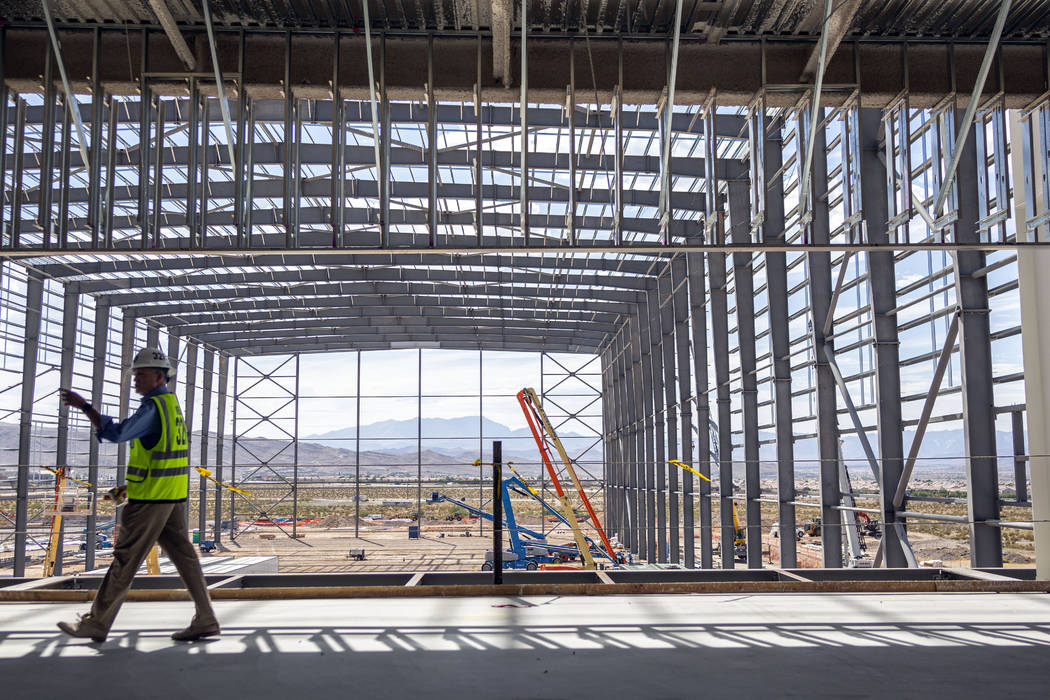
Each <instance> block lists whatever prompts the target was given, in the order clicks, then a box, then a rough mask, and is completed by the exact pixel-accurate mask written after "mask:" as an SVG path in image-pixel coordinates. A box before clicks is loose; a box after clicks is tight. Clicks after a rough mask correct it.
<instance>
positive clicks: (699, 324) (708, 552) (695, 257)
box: [686, 253, 714, 569]
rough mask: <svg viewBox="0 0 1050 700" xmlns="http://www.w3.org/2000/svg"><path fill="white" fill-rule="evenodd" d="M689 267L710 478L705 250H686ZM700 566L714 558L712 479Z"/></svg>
mask: <svg viewBox="0 0 1050 700" xmlns="http://www.w3.org/2000/svg"><path fill="white" fill-rule="evenodd" d="M686 265H687V267H688V270H689V304H690V316H691V318H692V332H693V371H694V372H695V373H696V452H695V454H696V463H695V464H694V465H693V466H694V468H695V469H696V470H697V471H698V472H700V473H701V474H705V475H706V476H707V477H708V479H710V478H711V403H710V399H709V397H708V389H709V386H708V384H709V380H708V367H707V299H706V296H707V294H706V290H705V279H704V278H705V276H706V273H705V270H704V268H705V265H704V255H703V253H686ZM698 493H699V501H700V508H699V511H700V525H699V527H700V567H701V568H703V569H710V568H712V567H713V565H714V562H713V558H712V555H713V553H712V537H711V535H712V530H711V527H712V523H711V482H710V481H706V480H704V479H701V480H700V483H699V489H698Z"/></svg>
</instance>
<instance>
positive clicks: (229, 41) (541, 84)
mask: <svg viewBox="0 0 1050 700" xmlns="http://www.w3.org/2000/svg"><path fill="white" fill-rule="evenodd" d="M184 35H185V37H186V41H187V42H188V43H189V45H190V47H191V48H192V49H193V50H194V52H195V54H196V55H198V56H205V55H207V52H208V49H207V38H206V36H205V34H204V33H203V32H201V31H200V30H199V29H197V30H195V31H190V30H189V29H188V28H187V29H185V30H184ZM100 36H101V42H102V45H101V47H99V48H100V50H101V52H102V56H103V61H102V63H101V65H100V66H99V68H100V79H101V81H102V83H103V84H104V85H105V88H106V89H107V90H109V91H111V92H115V93H124V94H132V93H134V92H135V91H136V90H137V89H138V87H139V80H138V76H137V75H134V74H132V75H129V70H128V66H129V64H130V65H131V66H134V67H137V66H139V65H141V60H142V56H141V54H142V44H143V42H142V34H141V33H140V32H138V31H136V32H133V33H131V34H130V35H129V34H128V33H126V31H125V27H123V26H121V27H114V28H112V29H109V28H106V27H103V28H102V29H101V31H100ZM286 36H287V35H286V34H285V32H283V31H282V32H269V31H265V30H249V31H248V33H247V36H246V41H245V45H244V48H245V54H244V57H245V67H246V72H245V75H244V82H245V84H246V87H247V91H248V93H249V94H251V95H253V96H258V97H270V98H280V97H282V96H283V88H282V84H281V83H282V81H283V80H284V78H285V70H286V65H285V56H286V46H285V41H286ZM59 37H60V40H61V42H62V52H63V59H64V60H65V62H66V65H67V66H70V67H71V68H70V79H71V81H72V83H73V86H74V90H76V91H78V92H80V91H86V90H87V89H88V87H89V80H88V77H87V76H88V72H89V71H90V70H91V66H92V59H93V58H94V52H95V48H96V47H95V46H94V40H93V30H92V28H90V27H85V28H84V29H69V28H64V29H63V30H62V31H60V32H59ZM571 38H572V37H571V36H569V35H568V34H566V35H565V36H562V37H551V36H549V35H547V36H534V37H532V38H530V39H529V61H528V66H529V81H528V98H529V100H530V101H532V102H540V103H543V102H546V103H549V104H556V105H560V104H563V103H564V102H565V88H566V86H567V85H569V84H570V81H571V78H570V70H571V69H572V68H573V65H572V64H573V61H571V60H570V51H571V49H570V39H571ZM588 39H589V42H588V43H589V46H588V47H587V50H585V49H584V46H583V45H582V42H581V41H580V40H579V39H576V44H577V46H576V51H575V61H574V64H575V72H576V74H577V75H578V76H588V78H590V76H593V83H592V81H591V80H590V79H588V80H587V81H586V82H585V83H584V84H585V85H586V86H587V87H586V89H580V90H579V96H582V97H583V99H588V98H587V94H588V93H590V94H592V95H593V94H594V93H595V92H597V93H599V95H600V97H601V99H603V100H607V99H608V95H609V94H610V93H611V92H612V90H613V87H614V86H615V85H617V84H622V92H623V99H624V102H625V104H635V103H643V104H655V103H656V101H657V100H658V99H659V97H660V94H661V92H662V90H663V87H664V82H665V80H664V76H665V75H666V74H667V65H668V60H669V52H670V51H671V45H670V42H668V41H667V40H666V36H665V35H664V34H662V33H656V34H654V35H653V36H652V37H651V38H649V39H645V38H640V37H628V38H626V39H624V40H623V42H622V47H623V48H622V51H623V60H622V63H621V61H620V53H619V41H618V37H617V36H616V34H615V33H609V34H608V35H606V36H605V37H603V36H602V35H600V34H599V35H593V36H589V37H588ZM431 40H432V41H433V60H434V64H433V75H434V85H433V88H434V94H435V97H436V99H438V100H439V101H448V100H454V101H468V102H469V101H471V100H472V99H473V93H474V86H475V84H478V83H479V82H480V85H482V89H481V98H482V100H485V101H489V100H491V101H496V102H507V103H512V102H516V101H517V100H518V99H519V97H520V95H519V88H518V86H519V85H520V83H519V78H518V77H517V76H513V75H512V76H509V77H510V78H511V80H510V82H509V83H506V84H507V85H511V86H513V87H503V85H504V84H503V83H501V82H500V81H499V80H498V77H497V76H496V75H495V74H494V72H493V66H492V63H491V62H490V61H481V62H480V68H481V76H480V79H479V76H478V66H479V62H478V44H479V42H480V44H481V50H482V52H483V55H491V54H492V52H493V50H494V48H493V39H492V37H491V36H482V37H481V38H480V39H479V38H478V37H477V36H476V35H468V36H448V35H438V36H435V37H432V38H431V37H427V36H389V37H385V38H378V37H377V38H376V39H374V40H373V53H375V54H379V51H378V49H379V44H380V42H383V41H385V44H386V46H385V51H384V52H383V55H385V58H386V62H385V64H384V65H383V66H382V73H383V78H384V86H385V89H386V91H387V94H388V95H389V96H390V98H391V99H397V100H400V99H404V100H411V101H419V100H420V99H421V98H422V93H423V83H424V81H425V79H426V77H425V76H427V74H428V71H427V67H428V64H427V57H428V53H429V47H430V41H431ZM48 41H49V39H48V35H47V32H46V30H45V29H44V28H43V27H27V28H16V27H10V28H8V29H7V56H6V61H5V67H4V71H5V75H6V77H7V80H8V81H9V83H10V84H11V86H12V87H13V88H15V89H16V90H21V91H31V90H39V85H40V76H41V75H43V73H44V65H43V64H44V57H45V56H47V45H48ZM148 45H149V51H148V55H149V64H148V69H149V70H150V71H153V72H155V73H173V74H182V73H183V72H184V67H183V64H182V61H181V59H180V58H179V57H178V55H176V53H175V51H174V49H172V47H171V44H170V42H169V41H168V40H167V38H166V37H165V36H164V34H163V32H162V31H161V30H160V29H159V28H158V29H154V30H152V31H151V32H150V41H149V44H148ZM216 45H217V47H216V48H217V51H218V55H219V56H220V57H223V59H222V63H223V68H224V70H225V71H227V72H231V71H233V70H234V68H235V66H236V57H237V56H238V55H239V52H240V33H239V32H238V31H229V30H227V31H224V30H223V28H219V29H218V31H217V34H216ZM813 45H814V42H813V40H812V39H809V38H805V39H802V38H796V37H792V38H790V39H788V40H786V41H777V40H772V41H760V40H759V39H758V38H753V39H733V40H723V41H721V42H717V43H715V42H712V43H711V44H707V43H705V42H694V41H686V42H683V43H682V44H681V45H680V48H679V55H678V61H679V65H684V66H697V67H698V69H696V70H688V71H679V72H678V76H677V81H676V85H675V103H676V104H702V103H703V102H704V100H705V99H706V98H707V97H708V95H709V94H710V92H711V90H712V89H714V90H716V91H717V93H718V96H719V103H720V104H737V105H746V104H747V103H748V102H749V101H750V100H751V99H752V98H753V97H754V94H755V93H756V92H757V91H758V90H760V89H762V88H763V87H765V86H769V85H783V84H790V85H797V84H798V80H799V76H800V75H802V73H803V72H804V71H805V69H806V64H807V62H808V60H809V57H810V55H811V54H812V51H813ZM984 49H985V46H984V44H981V43H974V44H969V43H962V42H952V41H950V40H948V39H945V40H943V41H936V42H928V41H923V42H919V41H914V40H912V41H908V40H907V38H904V39H894V38H885V39H881V40H880V41H871V42H856V43H854V42H848V43H846V44H844V45H842V46H841V47H840V48H839V50H838V51H837V53H836V54H835V56H834V57H832V59H831V60H830V61H829V63H828V65H827V67H826V70H825V77H824V82H825V85H826V86H829V85H834V84H843V83H856V82H859V83H860V84H861V85H863V86H864V89H865V92H864V94H862V96H861V99H862V104H863V106H865V107H885V106H886V104H887V103H888V102H889V101H890V100H892V99H893V97H894V96H895V95H897V94H898V93H900V91H901V90H903V89H905V88H910V90H911V101H912V104H913V105H914V106H927V105H928V104H929V105H932V104H934V103H936V102H937V101H939V100H940V99H943V98H944V97H945V96H947V95H948V94H950V93H953V92H955V91H958V92H959V93H960V95H963V94H969V91H970V90H971V88H972V86H973V83H974V79H975V76H976V73H977V68H978V66H979V64H980V59H981V57H982V55H983V53H984ZM335 50H336V46H335V41H334V35H332V34H318V33H316V32H315V33H293V34H291V56H292V57H293V66H294V71H293V73H292V75H293V82H292V84H291V87H292V89H293V90H294V92H295V94H296V95H299V96H302V97H316V98H322V99H323V98H326V97H328V96H329V95H330V89H331V88H330V81H331V80H332V72H333V71H332V66H333V57H334V54H335ZM129 53H130V58H129ZM339 54H340V70H339V87H340V91H341V94H342V95H343V96H344V97H346V98H349V99H366V98H367V97H368V84H369V80H368V77H367V76H368V70H367V64H366V51H365V40H364V37H363V36H361V35H357V34H342V35H341V43H340V47H339ZM905 57H906V59H907V63H908V64H910V65H912V66H934V67H944V68H943V69H938V68H932V69H930V70H923V71H918V70H915V69H913V70H912V71H911V74H912V75H911V80H910V81H909V83H908V84H905V82H904V78H903V76H902V75H901V71H899V70H897V69H896V68H897V67H898V66H901V65H902V64H904V63H905ZM1044 61H1045V58H1044V55H1043V46H1041V45H1040V44H1039V43H1037V42H1031V43H1024V44H1012V43H1007V44H1003V46H1002V48H1001V62H1002V72H1003V75H1004V77H1005V81H1004V85H1003V86H1002V89H1003V91H1004V93H1005V95H1006V98H1007V102H1008V105H1010V106H1021V105H1022V104H1024V103H1027V102H1029V101H1031V100H1032V99H1034V98H1036V97H1038V96H1039V95H1040V94H1042V93H1043V91H1044V90H1045V86H1044V84H1043V74H1042V71H1039V70H1032V66H1040V65H1044ZM953 62H954V64H955V70H954V71H949V70H947V66H950V65H952V63H953ZM621 65H622V67H623V78H622V81H621V79H620V66H621ZM887 66H892V67H893V69H892V70H887ZM379 70H380V67H379V66H377V67H376V72H377V74H378V72H379ZM855 70H856V71H859V75H855V74H854V71H855ZM231 75H232V73H231ZM953 79H954V84H953ZM151 89H152V90H153V91H154V93H156V94H163V93H165V92H167V93H169V94H175V95H185V94H186V93H185V89H186V81H185V80H181V81H180V80H172V79H167V80H165V79H163V78H158V79H155V80H154V81H153V83H152V84H151ZM800 89H801V88H800ZM826 92H827V93H829V94H827V95H826V96H825V98H826V99H827V101H828V102H829V103H830V102H833V101H835V100H836V99H841V97H842V95H841V94H835V93H834V91H832V90H826ZM798 97H799V93H798V92H794V93H788V94H784V93H780V92H771V93H770V94H769V95H768V96H767V100H768V101H769V102H770V105H771V106H783V107H789V106H792V105H793V104H794V103H795V102H797V100H798Z"/></svg>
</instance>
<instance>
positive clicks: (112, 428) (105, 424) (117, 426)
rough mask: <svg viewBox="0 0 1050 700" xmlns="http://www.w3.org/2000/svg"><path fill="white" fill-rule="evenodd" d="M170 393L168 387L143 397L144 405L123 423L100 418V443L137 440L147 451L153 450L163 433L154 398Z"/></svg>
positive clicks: (97, 433)
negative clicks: (104, 441)
mask: <svg viewBox="0 0 1050 700" xmlns="http://www.w3.org/2000/svg"><path fill="white" fill-rule="evenodd" d="M170 393H171V392H170V391H169V390H168V387H167V386H164V385H161V386H159V387H157V388H156V389H154V390H153V391H151V392H149V393H148V394H146V395H145V396H143V397H142V403H141V404H139V407H138V410H136V411H135V413H133V414H132V415H130V416H129V417H128V418H126V419H124V420H122V421H115V420H113V419H112V418H110V417H109V416H100V417H101V419H102V420H101V424H102V427H101V428H99V429H98V430H97V431H96V432H95V435H96V436H97V437H98V439H99V442H101V441H103V440H108V441H109V442H129V441H131V440H135V439H136V438H137V439H139V440H141V441H142V446H143V447H145V448H146V449H147V450H148V449H152V448H153V447H154V446H155V445H156V444H157V441H158V440H160V433H161V424H160V412H159V411H158V410H157V404H156V402H155V401H153V397H154V396H159V395H160V394H170Z"/></svg>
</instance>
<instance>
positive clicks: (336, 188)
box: [332, 32, 346, 248]
mask: <svg viewBox="0 0 1050 700" xmlns="http://www.w3.org/2000/svg"><path fill="white" fill-rule="evenodd" d="M340 44H341V42H340V41H339V32H336V33H335V48H334V50H333V51H332V54H333V59H332V247H333V248H342V247H343V234H344V232H345V228H346V117H345V116H344V113H343V111H344V109H345V106H344V104H343V93H342V90H341V89H340V85H339V83H340V79H341V77H340V75H339V62H340V59H341V57H342V54H341V52H340Z"/></svg>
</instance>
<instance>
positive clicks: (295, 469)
mask: <svg viewBox="0 0 1050 700" xmlns="http://www.w3.org/2000/svg"><path fill="white" fill-rule="evenodd" d="M299 374H300V372H299V353H295V424H294V425H293V426H292V431H293V432H292V539H295V538H296V537H298V534H299Z"/></svg>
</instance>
